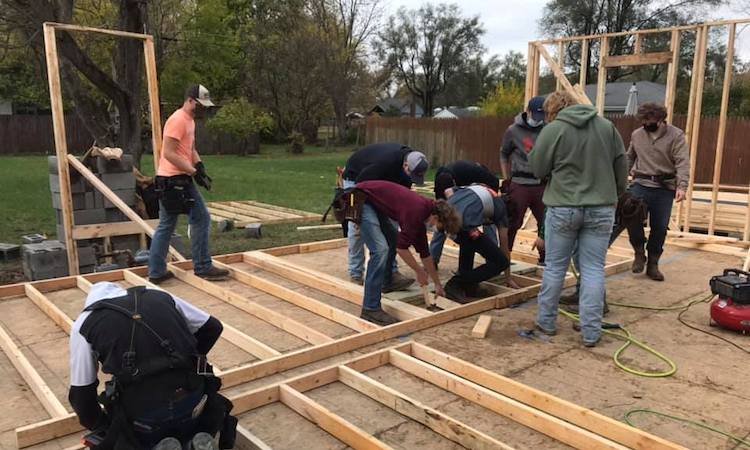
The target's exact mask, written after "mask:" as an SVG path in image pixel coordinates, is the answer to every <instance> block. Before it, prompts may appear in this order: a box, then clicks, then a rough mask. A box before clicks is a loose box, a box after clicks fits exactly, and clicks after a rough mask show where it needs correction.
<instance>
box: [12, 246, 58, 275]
mask: <svg viewBox="0 0 750 450" xmlns="http://www.w3.org/2000/svg"><path fill="white" fill-rule="evenodd" d="M21 252H22V255H23V259H22V261H23V264H22V265H23V270H24V274H25V275H26V278H28V279H30V280H43V279H47V278H56V277H64V276H67V275H68V257H67V251H66V250H65V246H64V245H63V244H62V243H61V242H60V241H44V242H39V243H36V244H24V245H23V246H22V247H21Z"/></svg>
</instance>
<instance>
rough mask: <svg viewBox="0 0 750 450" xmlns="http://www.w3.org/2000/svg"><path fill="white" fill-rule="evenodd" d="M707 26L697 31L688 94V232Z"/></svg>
mask: <svg viewBox="0 0 750 450" xmlns="http://www.w3.org/2000/svg"><path fill="white" fill-rule="evenodd" d="M708 31H709V27H708V26H703V27H701V28H700V29H699V30H698V36H697V42H696V50H695V59H696V61H694V62H697V64H693V67H694V70H693V78H694V80H693V81H694V82H695V90H694V91H692V92H691V93H690V96H691V101H692V103H693V109H692V110H691V111H689V118H690V120H691V121H692V126H691V128H690V178H689V179H688V190H687V194H686V196H685V201H686V202H687V203H686V205H685V226H684V227H683V230H684V231H690V213H691V211H692V208H693V187H694V186H693V185H694V184H695V164H696V162H697V161H698V143H699V141H700V127H701V110H702V108H703V85H704V84H705V81H706V80H705V78H706V77H705V75H706V51H707V47H708ZM696 66H697V67H696Z"/></svg>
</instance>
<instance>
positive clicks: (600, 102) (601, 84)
mask: <svg viewBox="0 0 750 450" xmlns="http://www.w3.org/2000/svg"><path fill="white" fill-rule="evenodd" d="M600 42H601V45H600V46H599V78H598V80H597V82H596V109H597V111H599V115H604V103H605V99H604V97H605V96H606V93H607V65H606V64H605V61H606V59H607V56H609V38H608V37H606V36H604V37H602V38H601V39H600Z"/></svg>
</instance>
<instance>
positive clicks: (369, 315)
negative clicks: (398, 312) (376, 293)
mask: <svg viewBox="0 0 750 450" xmlns="http://www.w3.org/2000/svg"><path fill="white" fill-rule="evenodd" d="M359 317H360V318H362V319H365V320H366V321H368V322H372V323H374V324H376V325H381V326H387V325H391V324H394V323H398V322H399V320H398V319H396V318H395V317H393V316H391V315H390V314H388V313H387V312H385V311H383V310H382V309H376V310H375V311H369V310H366V309H363V310H362V314H360V315H359Z"/></svg>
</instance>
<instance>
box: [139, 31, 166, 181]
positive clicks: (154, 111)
mask: <svg viewBox="0 0 750 450" xmlns="http://www.w3.org/2000/svg"><path fill="white" fill-rule="evenodd" d="M143 56H144V58H145V59H146V84H147V85H148V107H149V110H150V112H151V146H152V147H153V149H152V150H153V153H154V173H156V170H157V169H158V168H159V158H160V156H161V144H162V136H161V106H160V104H159V82H158V80H157V78H156V55H155V53H154V38H153V37H151V36H149V37H147V38H146V39H145V40H144V41H143Z"/></svg>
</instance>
